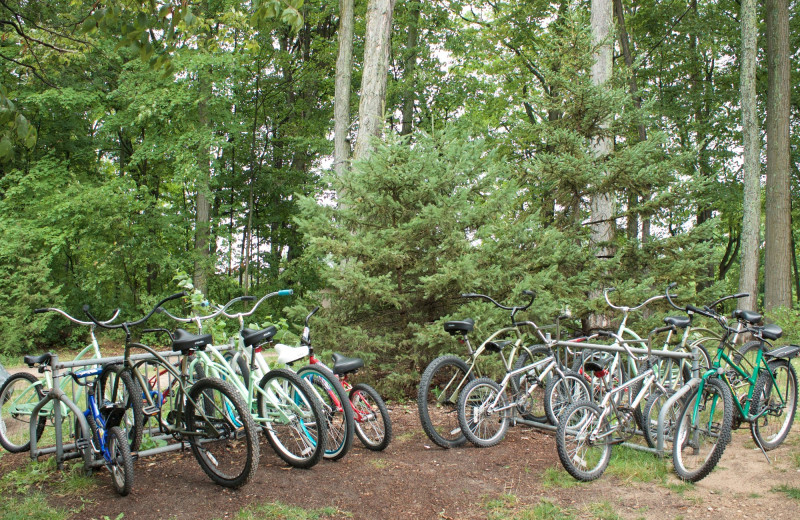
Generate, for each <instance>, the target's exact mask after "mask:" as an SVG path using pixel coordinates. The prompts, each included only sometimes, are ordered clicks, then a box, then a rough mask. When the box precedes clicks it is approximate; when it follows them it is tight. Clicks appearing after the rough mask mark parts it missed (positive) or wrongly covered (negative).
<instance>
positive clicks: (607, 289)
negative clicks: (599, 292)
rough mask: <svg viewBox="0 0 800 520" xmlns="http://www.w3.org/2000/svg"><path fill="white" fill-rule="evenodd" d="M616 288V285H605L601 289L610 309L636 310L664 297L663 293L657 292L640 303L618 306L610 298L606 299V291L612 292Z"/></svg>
mask: <svg viewBox="0 0 800 520" xmlns="http://www.w3.org/2000/svg"><path fill="white" fill-rule="evenodd" d="M616 290H617V288H616V287H607V288H605V289H603V297H604V298H605V299H606V303H607V304H608V306H609V307H611V308H612V309H616V310H618V311H622V312H630V311H637V310H639V309H641V308H642V307H644V306H645V305H647V304H648V303H650V302H654V301H656V300H660V299H662V298H664V295H661V294H658V295H656V296H652V297H650V298H648V299H646V300H645V301H643V302H642V303H640V304H639V305H637V306H636V307H627V306H624V305H623V306H619V307H618V306H616V305H614V304H613V303H611V300H609V299H608V293H610V292H614V291H616Z"/></svg>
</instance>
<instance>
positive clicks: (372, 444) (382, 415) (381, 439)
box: [275, 307, 392, 451]
mask: <svg viewBox="0 0 800 520" xmlns="http://www.w3.org/2000/svg"><path fill="white" fill-rule="evenodd" d="M318 310H319V307H316V308H314V310H312V311H311V312H310V313H309V314H308V316H306V319H305V325H304V327H303V332H302V334H301V335H300V346H298V347H290V346H288V345H282V344H280V343H278V344H276V345H275V351H276V352H277V353H278V363H285V364H287V365H291V364H292V363H295V362H297V361H300V360H303V359H305V358H308V359H309V363H310V366H311V367H316V368H321V369H324V371H325V373H328V372H330V373H332V374H334V376H336V378H337V379H338V380H339V382H340V383H341V385H342V387H343V388H344V390H345V392H347V395H348V399H347V400H346V401H347V402H348V403H349V405H350V408H352V414H353V424H354V427H355V433H356V436H358V439H359V440H360V441H361V443H362V444H363V445H364V446H365V447H366V448H367V449H369V450H372V451H383V450H385V449H386V447H387V446H389V443H390V442H391V440H392V422H391V419H390V418H389V410H388V408H387V407H386V403H385V402H384V401H383V398H381V396H380V394H379V393H378V391H377V390H375V389H374V388H373V387H371V386H370V385H368V384H366V383H356V384H355V385H353V384H351V383H350V381H349V378H350V376H351V375H354V374H355V373H356V372H357V371H358V369H360V368H362V367H363V366H364V361H363V360H362V359H361V358H355V357H346V356H344V355H342V354H339V353H338V352H334V354H333V367H328V366H327V365H325V364H324V363H323V362H322V361H320V359H319V358H317V357H316V356H315V355H314V346H313V345H312V343H311V329H310V327H309V325H308V321H309V319H311V317H312V316H313V315H314V314H315V313H316V312H317V311H318Z"/></svg>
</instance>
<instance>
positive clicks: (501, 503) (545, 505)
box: [484, 495, 575, 520]
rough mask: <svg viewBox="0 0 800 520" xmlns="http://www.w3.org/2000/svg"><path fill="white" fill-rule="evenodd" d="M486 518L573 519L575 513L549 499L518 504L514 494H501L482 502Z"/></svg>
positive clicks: (499, 519) (526, 519) (516, 519)
mask: <svg viewBox="0 0 800 520" xmlns="http://www.w3.org/2000/svg"><path fill="white" fill-rule="evenodd" d="M484 509H486V511H487V513H488V514H487V516H486V518H487V520H573V519H574V518H575V515H574V514H573V513H572V512H571V511H570V510H568V509H564V508H562V507H559V506H558V505H556V504H554V503H553V502H550V501H549V500H544V499H542V500H540V501H539V503H538V504H536V505H535V506H532V507H531V506H520V505H519V503H518V499H517V497H516V496H514V495H502V496H500V497H499V498H495V499H492V500H489V501H487V502H486V503H485V504H484Z"/></svg>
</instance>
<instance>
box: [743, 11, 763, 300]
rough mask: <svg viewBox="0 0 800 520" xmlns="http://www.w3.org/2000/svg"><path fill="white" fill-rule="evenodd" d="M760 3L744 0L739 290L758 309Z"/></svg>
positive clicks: (759, 234)
mask: <svg viewBox="0 0 800 520" xmlns="http://www.w3.org/2000/svg"><path fill="white" fill-rule="evenodd" d="M757 13H758V3H757V0H742V5H741V8H740V16H739V19H740V21H741V22H740V23H741V25H742V59H741V70H740V73H739V76H740V94H741V106H742V148H743V150H742V155H743V157H742V160H743V163H744V164H743V168H742V169H743V177H744V201H743V203H742V207H743V213H744V215H743V217H742V239H741V250H742V256H741V260H740V271H739V292H745V293H748V294H749V295H750V296H748V297H747V298H741V299H740V300H739V303H738V305H739V308H740V309H745V310H751V311H755V310H756V306H757V304H758V264H759V252H758V247H759V243H760V242H761V163H760V161H759V155H760V153H761V138H760V133H759V130H760V124H759V119H758V112H757V109H756V101H757V99H756V54H757V53H758V19H757Z"/></svg>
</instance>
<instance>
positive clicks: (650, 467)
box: [606, 446, 669, 484]
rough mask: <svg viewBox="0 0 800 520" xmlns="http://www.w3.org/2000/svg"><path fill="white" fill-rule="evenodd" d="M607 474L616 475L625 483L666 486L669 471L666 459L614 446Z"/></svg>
mask: <svg viewBox="0 0 800 520" xmlns="http://www.w3.org/2000/svg"><path fill="white" fill-rule="evenodd" d="M606 474H607V475H614V476H616V477H617V478H619V479H620V480H622V481H624V482H644V483H648V482H659V483H661V484H666V482H667V475H668V474H669V469H668V468H667V461H666V459H660V458H658V457H656V456H655V455H653V454H652V453H647V452H644V451H639V450H635V449H632V448H628V447H625V446H614V451H613V452H612V454H611V461H610V462H609V464H608V469H607V470H606Z"/></svg>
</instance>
